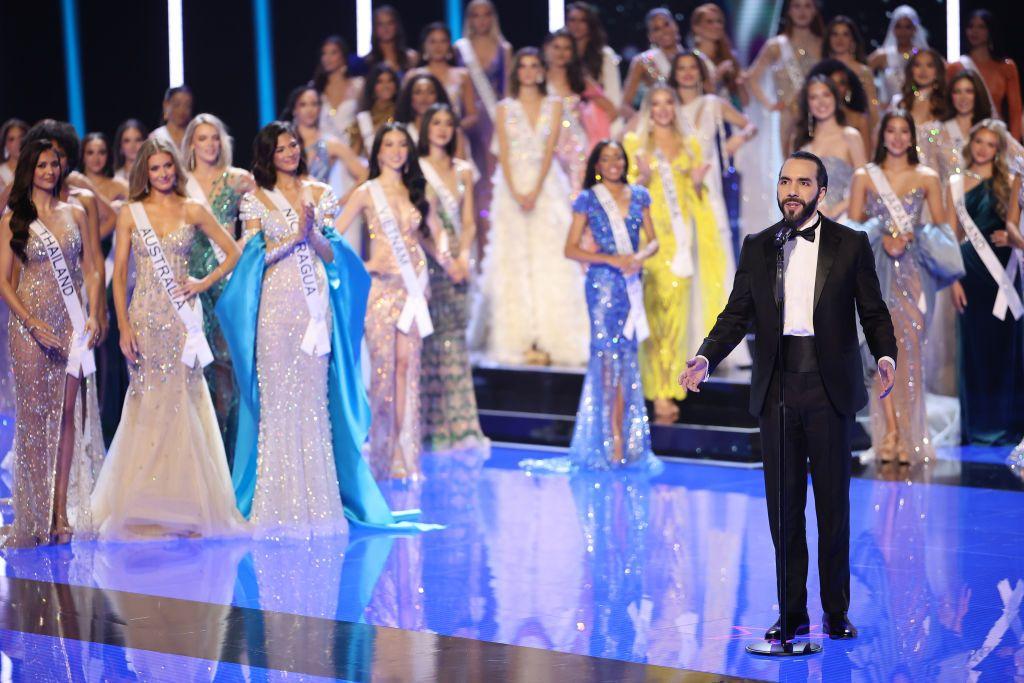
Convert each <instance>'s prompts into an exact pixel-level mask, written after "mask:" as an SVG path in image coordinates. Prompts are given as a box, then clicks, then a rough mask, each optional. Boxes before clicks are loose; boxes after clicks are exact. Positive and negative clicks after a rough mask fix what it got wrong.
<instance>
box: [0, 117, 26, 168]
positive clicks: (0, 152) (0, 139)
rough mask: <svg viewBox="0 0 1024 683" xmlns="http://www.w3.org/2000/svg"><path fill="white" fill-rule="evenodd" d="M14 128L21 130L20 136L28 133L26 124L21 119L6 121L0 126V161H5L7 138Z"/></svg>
mask: <svg viewBox="0 0 1024 683" xmlns="http://www.w3.org/2000/svg"><path fill="white" fill-rule="evenodd" d="M15 128H21V134H22V135H25V133H28V124H27V123H25V122H24V121H22V120H21V119H7V120H6V121H4V125H2V126H0V161H7V136H8V134H9V133H10V132H11V131H12V130H14V129H15Z"/></svg>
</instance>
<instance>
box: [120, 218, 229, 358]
mask: <svg viewBox="0 0 1024 683" xmlns="http://www.w3.org/2000/svg"><path fill="white" fill-rule="evenodd" d="M128 210H129V211H131V214H132V218H133V219H134V220H135V229H136V230H138V231H139V237H140V238H141V239H142V244H143V245H145V248H146V253H148V254H149V260H150V262H151V263H152V267H153V277H155V278H156V280H157V282H159V283H160V286H161V288H162V289H163V290H164V293H165V294H166V295H167V298H168V299H169V300H170V302H171V308H173V309H174V312H175V313H177V314H178V319H179V320H181V323H182V325H184V326H185V345H184V347H183V348H182V350H181V362H182V363H184V364H185V365H186V366H188V367H189V368H194V367H196V363H197V362H198V363H199V364H200V366H201V367H204V368H205V367H206V366H207V365H209V364H210V363H212V362H213V351H211V350H210V344H209V343H208V342H207V341H206V335H205V334H204V333H203V302H202V301H200V300H199V297H194V298H193V299H192V301H191V302H189V300H188V299H187V298H186V297H185V295H184V294H183V293H182V291H181V286H180V285H179V284H178V280H177V278H176V277H175V276H174V269H173V268H171V264H170V262H169V261H168V260H167V256H165V255H164V249H163V247H162V246H161V245H160V236H159V235H157V234H156V230H154V229H153V225H152V223H150V222H149V216H148V215H146V209H145V207H143V206H142V203H141V202H132V203H131V204H129V205H128Z"/></svg>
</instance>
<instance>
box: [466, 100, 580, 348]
mask: <svg viewBox="0 0 1024 683" xmlns="http://www.w3.org/2000/svg"><path fill="white" fill-rule="evenodd" d="M555 101H556V100H555V99H554V98H548V99H545V100H544V102H543V104H542V105H541V108H540V113H539V116H538V118H537V123H536V126H533V125H531V123H530V120H529V119H528V118H527V116H526V112H525V111H524V109H523V106H522V104H520V103H519V101H518V100H514V99H506V100H504V102H503V106H504V107H505V125H506V131H505V132H506V134H507V139H508V154H509V164H510V165H511V167H512V168H511V169H510V172H509V176H511V177H512V178H513V179H514V182H515V185H516V189H517V190H519V191H520V192H529V191H530V189H531V188H533V187H535V186H536V184H537V182H538V180H540V181H541V182H540V186H541V191H540V195H539V196H538V197H537V203H536V206H535V207H534V209H533V210H532V211H523V209H522V207H520V206H519V204H518V203H517V202H516V200H515V199H514V198H513V196H512V190H511V188H509V186H508V183H506V182H505V174H504V171H503V170H502V169H501V168H498V169H497V170H496V171H495V172H494V178H493V180H494V201H493V204H492V205H491V231H490V240H489V241H488V244H487V247H486V249H485V252H484V260H483V265H482V277H483V282H482V286H481V289H482V292H483V294H484V296H485V297H486V300H487V302H488V310H487V314H486V315H487V319H488V328H489V329H488V341H487V352H488V355H489V356H490V357H491V358H492V359H493V360H495V361H498V362H500V363H522V362H523V361H524V359H525V354H526V353H527V352H528V351H529V350H530V349H531V347H533V346H536V347H537V348H538V349H539V350H541V351H543V352H546V353H547V354H549V355H550V357H551V362H552V363H554V364H556V365H583V364H584V363H585V362H586V359H587V337H586V334H587V333H586V330H587V322H586V316H585V311H586V309H585V308H584V305H583V297H582V287H581V282H582V279H583V277H582V273H581V272H580V268H579V266H578V265H577V264H575V263H573V262H571V261H569V260H568V259H566V258H565V257H564V256H563V255H562V248H563V246H564V244H565V239H566V237H567V236H568V233H569V224H570V223H571V222H572V212H571V210H570V204H569V192H570V190H569V185H568V183H567V182H566V178H565V173H563V171H562V168H561V166H560V165H559V164H557V163H555V162H552V163H551V167H550V169H549V170H548V174H547V176H545V177H544V178H543V179H540V178H538V174H539V173H540V170H541V165H542V162H543V159H544V150H545V148H546V146H547V141H548V137H549V135H550V134H551V131H552V127H553V126H557V125H558V122H557V121H554V120H553V117H552V103H553V102H555Z"/></svg>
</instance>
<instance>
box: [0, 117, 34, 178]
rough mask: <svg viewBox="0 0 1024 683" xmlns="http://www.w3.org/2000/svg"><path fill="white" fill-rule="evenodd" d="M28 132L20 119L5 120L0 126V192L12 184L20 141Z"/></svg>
mask: <svg viewBox="0 0 1024 683" xmlns="http://www.w3.org/2000/svg"><path fill="white" fill-rule="evenodd" d="M27 132H28V124H27V123H25V122H24V121H22V120H21V119H7V120H6V121H4V124H3V125H2V126H0V191H3V190H4V189H5V188H7V187H8V186H10V184H11V183H13V182H14V169H15V168H17V166H18V155H19V154H20V153H21V141H22V140H23V139H24V138H25V133H27Z"/></svg>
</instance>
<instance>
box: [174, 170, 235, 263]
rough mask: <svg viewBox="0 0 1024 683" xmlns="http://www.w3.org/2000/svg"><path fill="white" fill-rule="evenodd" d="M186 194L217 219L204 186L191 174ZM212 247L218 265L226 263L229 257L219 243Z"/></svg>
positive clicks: (212, 242)
mask: <svg viewBox="0 0 1024 683" xmlns="http://www.w3.org/2000/svg"><path fill="white" fill-rule="evenodd" d="M185 193H186V194H188V196H189V198H190V199H192V200H193V201H196V202H199V203H200V204H202V205H203V208H204V209H206V210H207V211H209V212H210V215H212V216H213V217H214V218H215V219H216V217H217V214H215V213H213V208H212V207H211V206H210V200H209V199H207V198H206V193H205V192H203V186H202V185H200V184H199V181H198V180H197V179H196V177H195V176H194V175H192V174H191V173H189V174H188V181H187V182H186V183H185ZM218 222H219V221H218ZM229 232H230V231H229ZM210 246H211V247H213V255H214V256H216V257H217V263H224V260H225V259H226V258H227V257H228V255H227V254H225V253H224V250H223V249H221V248H220V247H219V246H217V243H216V242H214V241H213V240H210ZM229 276H230V275H229Z"/></svg>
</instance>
